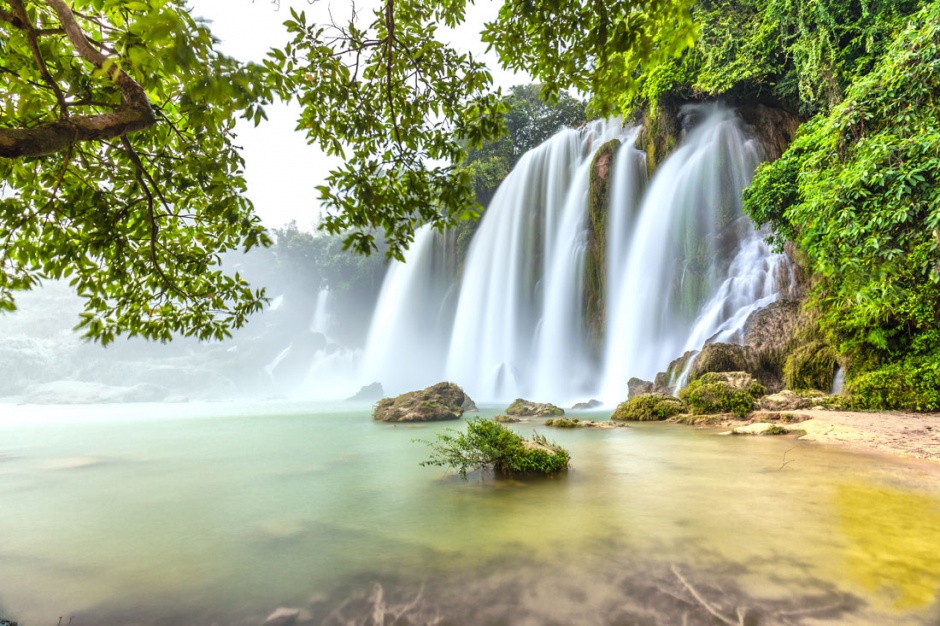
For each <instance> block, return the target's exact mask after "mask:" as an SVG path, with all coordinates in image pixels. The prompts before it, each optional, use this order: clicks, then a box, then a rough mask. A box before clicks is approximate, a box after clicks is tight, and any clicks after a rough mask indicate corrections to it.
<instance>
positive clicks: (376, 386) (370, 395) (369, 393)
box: [346, 383, 385, 402]
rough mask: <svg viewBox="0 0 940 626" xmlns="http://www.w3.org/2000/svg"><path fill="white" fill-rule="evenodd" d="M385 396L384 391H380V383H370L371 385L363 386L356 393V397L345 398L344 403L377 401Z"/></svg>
mask: <svg viewBox="0 0 940 626" xmlns="http://www.w3.org/2000/svg"><path fill="white" fill-rule="evenodd" d="M384 394H385V390H384V389H382V383H372V384H371V385H363V387H362V388H361V389H360V390H359V391H357V392H356V395H354V396H350V397H348V398H346V402H357V401H359V400H378V399H379V398H381V397H382V396H383V395H384Z"/></svg>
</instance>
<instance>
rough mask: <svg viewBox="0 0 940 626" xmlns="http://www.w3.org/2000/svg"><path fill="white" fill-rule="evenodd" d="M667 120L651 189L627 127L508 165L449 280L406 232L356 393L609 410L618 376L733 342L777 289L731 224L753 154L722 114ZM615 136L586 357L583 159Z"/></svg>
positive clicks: (426, 245) (761, 252)
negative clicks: (406, 243) (596, 324)
mask: <svg viewBox="0 0 940 626" xmlns="http://www.w3.org/2000/svg"><path fill="white" fill-rule="evenodd" d="M682 116H683V126H684V128H685V129H686V130H685V131H684V136H683V138H682V141H681V142H680V146H679V147H678V148H677V149H676V150H675V151H674V152H673V153H672V154H671V155H670V156H669V157H668V158H667V159H666V160H665V161H664V162H663V163H662V164H661V165H660V167H659V168H658V170H657V171H656V173H655V175H654V177H653V178H652V180H647V173H646V171H647V168H646V156H645V154H644V153H643V152H641V151H639V150H637V149H636V148H635V147H634V144H635V142H636V137H637V133H638V129H636V128H630V129H624V128H623V126H622V124H621V122H620V121H619V120H609V121H598V122H592V123H591V124H589V125H587V126H585V127H584V128H582V129H580V130H572V129H564V130H562V131H560V132H559V133H558V134H556V135H555V136H554V137H552V138H551V139H549V140H548V141H546V142H545V143H543V144H542V145H540V146H538V147H537V148H535V149H533V150H531V151H529V152H528V153H526V154H525V155H523V156H522V158H521V159H520V160H519V162H518V164H517V165H516V167H515V168H514V169H513V171H512V172H511V173H510V174H509V176H507V177H506V179H505V180H504V181H503V183H502V184H501V185H500V187H499V189H498V190H497V192H496V194H495V195H494V197H493V200H492V202H491V203H490V205H489V207H487V210H486V212H485V213H484V215H483V217H482V219H481V222H480V224H479V227H478V229H477V232H476V233H475V235H474V237H473V240H472V242H471V244H470V246H469V249H468V252H467V256H466V259H465V262H464V264H463V273H462V276H461V279H460V281H459V283H458V282H457V281H456V272H454V271H453V268H448V267H445V266H444V265H443V264H444V261H445V260H446V259H448V258H449V257H448V255H447V254H446V251H445V246H446V238H444V237H442V236H441V235H439V234H436V233H434V232H432V231H430V230H426V229H423V230H421V231H420V232H419V233H418V235H417V237H416V240H415V243H414V245H413V246H412V248H411V250H410V251H409V252H408V253H407V258H406V262H405V263H404V264H402V263H397V262H396V263H393V264H392V266H391V267H390V269H389V272H388V275H387V277H386V280H385V284H384V285H383V287H382V293H381V295H380V298H379V303H378V306H377V307H376V311H375V314H374V317H373V322H372V328H371V330H370V335H369V341H368V343H367V348H366V351H365V356H364V362H365V364H364V367H363V370H362V376H360V381H361V382H362V383H369V382H374V381H378V382H381V383H382V384H383V386H384V387H385V390H386V392H387V393H399V392H402V391H407V390H411V389H418V388H421V387H424V386H427V385H430V384H432V383H434V382H438V381H440V380H445V379H446V380H452V381H454V382H456V383H458V384H459V385H461V386H463V387H464V389H465V390H466V391H467V392H468V393H469V394H470V396H471V397H473V398H475V399H477V400H478V401H483V402H487V401H490V402H494V401H499V402H502V401H505V400H507V399H511V398H514V397H517V396H529V397H532V398H535V399H538V400H539V401H552V402H556V403H562V404H564V403H568V402H570V401H572V400H576V399H586V398H587V397H590V396H594V395H597V394H602V397H603V398H604V399H605V400H607V401H608V402H616V401H619V400H622V399H623V398H624V397H625V396H626V381H627V379H628V378H630V377H632V376H638V377H641V378H647V379H652V377H653V376H654V375H655V374H656V373H657V372H658V371H661V370H664V369H665V367H666V366H667V365H668V364H669V362H670V361H671V360H672V359H673V358H675V357H677V356H679V355H681V354H682V353H683V352H684V351H685V350H689V349H699V348H701V346H702V345H704V344H705V343H707V342H708V341H740V340H741V328H742V327H743V324H744V321H745V320H746V318H747V316H748V315H749V314H750V313H751V312H752V311H754V310H756V309H757V308H759V307H761V306H764V305H766V304H767V303H769V302H771V301H773V300H774V299H775V298H776V292H777V288H776V285H775V282H774V276H775V273H776V269H777V268H776V265H777V263H779V257H777V256H775V255H773V254H771V252H770V250H769V249H768V248H767V246H766V244H765V243H764V242H763V235H762V234H761V233H760V232H758V231H756V230H755V229H754V228H753V226H752V225H751V222H750V221H749V220H748V219H747V218H746V217H744V216H743V214H742V212H741V200H740V197H741V192H742V190H743V189H744V187H745V186H746V185H747V184H748V183H749V182H750V179H751V176H752V175H753V172H754V169H755V167H756V166H757V164H758V162H759V161H760V159H761V153H760V150H759V148H758V146H757V144H756V142H754V141H753V140H751V139H750V138H749V137H748V136H747V134H746V132H745V129H744V125H743V123H742V121H741V120H740V118H739V117H738V116H737V115H736V113H735V112H734V111H732V110H729V109H726V108H723V107H721V106H718V105H694V106H687V107H685V108H683V110H682ZM614 138H617V139H620V140H621V141H622V145H621V147H620V148H619V149H618V150H617V152H616V154H615V157H614V161H613V165H612V168H611V170H610V171H611V172H612V174H611V180H610V206H609V209H608V211H609V212H608V215H607V218H606V221H607V226H606V230H607V240H606V255H607V268H606V276H605V278H606V280H605V282H606V290H607V293H606V307H607V308H606V312H605V318H606V324H607V326H606V336H605V338H604V345H603V346H602V350H601V351H602V353H601V354H597V352H596V351H594V350H591V349H589V347H588V345H589V343H590V342H589V338H588V335H587V325H586V321H585V319H584V318H585V295H584V291H585V261H586V251H587V247H588V241H589V237H588V233H589V214H588V193H589V186H590V175H591V173H590V170H591V162H592V159H593V156H594V153H595V152H596V150H597V149H598V148H599V147H600V146H601V145H602V144H604V143H605V142H607V141H609V140H610V139H614Z"/></svg>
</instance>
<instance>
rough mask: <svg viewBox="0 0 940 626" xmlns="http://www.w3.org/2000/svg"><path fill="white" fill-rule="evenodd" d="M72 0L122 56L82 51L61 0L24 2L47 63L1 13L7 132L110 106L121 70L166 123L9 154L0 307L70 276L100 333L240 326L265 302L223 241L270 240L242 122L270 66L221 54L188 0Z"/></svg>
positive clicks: (216, 334)
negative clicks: (246, 167) (65, 27)
mask: <svg viewBox="0 0 940 626" xmlns="http://www.w3.org/2000/svg"><path fill="white" fill-rule="evenodd" d="M14 4H19V3H14ZM72 4H74V6H75V9H76V10H79V11H81V12H82V13H81V16H80V17H77V18H76V20H77V23H78V25H79V26H80V27H81V28H82V29H83V30H84V31H85V32H86V33H94V37H95V38H96V39H97V40H99V41H100V47H101V49H102V50H106V51H108V54H112V57H110V58H109V59H108V61H107V62H106V64H105V65H106V67H105V69H103V70H99V69H96V68H95V66H93V65H92V64H91V63H87V62H85V61H83V60H82V59H81V58H79V57H78V56H77V55H76V54H75V49H74V48H73V46H72V44H71V43H70V42H69V40H68V39H67V38H66V37H65V36H64V35H63V34H62V32H61V24H60V22H59V19H58V17H57V16H56V14H55V13H54V12H53V11H52V9H51V8H50V6H49V5H48V4H47V3H43V2H38V1H36V0H27V1H26V2H25V3H24V10H25V11H26V14H27V16H28V21H29V22H30V23H31V25H32V27H33V28H36V29H50V30H49V32H48V33H45V34H42V35H41V36H37V42H38V44H37V45H38V48H37V50H38V54H39V56H41V57H42V59H43V67H44V68H45V70H46V71H43V70H42V69H41V68H40V66H39V65H38V64H37V63H36V52H35V51H34V50H33V49H32V48H31V43H30V31H29V29H28V28H26V27H24V26H23V25H22V24H20V25H19V26H17V25H16V24H15V23H14V22H13V21H8V20H6V19H0V59H2V65H3V67H2V71H0V129H2V130H8V129H16V130H20V129H23V130H24V131H29V130H34V131H41V130H42V129H43V128H44V126H45V125H48V124H52V123H55V122H58V121H59V120H60V118H62V117H65V116H69V117H70V119H75V118H77V117H79V116H95V115H101V114H105V113H111V112H113V111H114V110H115V109H116V107H117V106H118V105H119V104H120V103H121V102H122V91H121V90H120V89H119V88H118V85H117V83H115V82H114V80H112V77H113V76H114V74H113V71H114V68H115V67H120V68H122V69H123V70H124V71H126V72H127V73H128V74H130V75H132V76H133V78H134V79H135V80H136V81H137V83H138V84H139V85H140V87H141V88H142V89H143V90H144V91H145V93H146V97H147V98H149V100H150V103H151V104H152V106H153V109H154V111H155V113H156V123H154V124H153V125H152V126H150V127H149V128H147V129H146V130H142V131H139V132H136V133H134V134H133V135H132V137H131V138H130V139H128V138H127V137H117V138H112V139H103V140H100V141H88V142H84V143H75V144H73V145H72V146H71V147H69V148H68V149H66V150H64V151H60V152H57V153H53V154H50V155H48V156H40V157H36V158H19V159H5V158H0V181H2V183H0V241H2V242H3V245H2V247H0V309H5V310H12V309H14V308H15V299H14V295H13V294H14V292H15V291H17V290H24V289H30V288H32V287H34V286H36V285H37V284H39V282H40V281H41V280H43V279H47V278H48V279H66V280H69V281H70V282H71V284H72V285H73V286H74V288H75V289H76V290H77V291H78V293H79V295H81V296H82V297H83V298H84V299H85V310H84V312H83V313H82V315H81V321H80V322H79V324H78V328H79V329H81V330H82V331H83V332H84V334H85V335H86V336H88V337H91V338H94V339H97V340H99V341H101V342H102V343H109V342H111V341H113V340H114V339H115V337H117V336H118V335H121V334H124V333H126V334H128V335H141V336H144V337H148V338H152V339H160V340H164V341H165V340H168V339H170V338H171V337H172V336H173V335H174V333H178V332H179V333H183V334H186V335H195V336H198V337H200V338H203V339H205V338H221V337H224V336H227V335H228V334H229V330H230V329H231V328H234V327H239V326H241V325H242V324H243V323H244V322H245V321H246V319H247V317H248V316H249V315H250V314H251V313H253V312H255V311H258V310H259V309H260V308H261V307H262V306H263V304H264V302H265V297H264V293H263V291H260V290H252V289H251V288H250V287H249V286H248V284H247V282H246V281H245V280H244V279H243V278H242V277H241V276H240V275H238V274H234V275H231V276H230V275H226V274H224V273H223V272H222V271H221V270H220V268H219V264H220V258H221V257H220V255H221V254H222V253H224V252H225V251H229V250H239V249H242V250H247V249H249V248H251V247H254V246H257V245H267V244H268V243H269V239H268V237H267V235H266V234H265V232H264V230H263V229H262V228H261V226H260V224H259V222H258V219H257V217H255V215H254V213H253V210H252V206H251V203H250V202H249V201H248V200H247V199H246V198H245V196H244V191H245V180H244V178H243V172H242V165H243V162H242V158H241V156H240V155H239V153H238V151H237V148H236V145H235V142H236V138H235V136H234V135H233V134H232V128H233V127H234V124H235V121H236V119H237V118H239V117H246V118H250V119H252V120H254V121H255V122H258V121H260V120H261V119H262V118H263V117H264V110H263V108H262V105H263V104H265V103H266V102H268V101H269V100H270V98H271V95H272V91H271V85H270V84H269V82H268V81H267V79H266V78H265V76H264V75H263V73H262V72H261V70H260V68H259V67H257V66H252V65H248V66H243V65H240V64H239V63H237V62H236V61H234V60H233V59H230V58H228V57H225V56H223V55H221V54H219V53H218V52H216V51H215V50H214V48H213V46H214V43H215V41H214V39H213V38H212V36H211V34H210V33H209V30H208V29H207V28H206V27H205V26H204V25H202V24H200V23H198V22H196V21H194V20H193V18H192V17H191V16H190V15H189V13H188V12H187V10H186V9H185V7H184V3H183V2H182V0H160V1H159V2H158V1H156V0H150V1H146V2H137V3H134V7H133V9H132V8H131V7H129V6H128V3H126V2H117V1H114V0H96V1H94V2H90V1H78V2H74V3H72ZM10 6H11V7H12V6H13V5H12V4H11V5H10ZM109 72H110V73H109Z"/></svg>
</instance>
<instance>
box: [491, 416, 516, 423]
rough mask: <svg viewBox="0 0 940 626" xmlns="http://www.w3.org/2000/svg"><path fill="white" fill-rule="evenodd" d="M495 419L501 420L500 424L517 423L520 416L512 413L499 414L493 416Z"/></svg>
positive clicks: (496, 420)
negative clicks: (514, 415)
mask: <svg viewBox="0 0 940 626" xmlns="http://www.w3.org/2000/svg"><path fill="white" fill-rule="evenodd" d="M493 421H494V422H499V423H500V424H515V423H517V422H519V418H518V417H513V416H511V415H497V416H496V417H494V418H493Z"/></svg>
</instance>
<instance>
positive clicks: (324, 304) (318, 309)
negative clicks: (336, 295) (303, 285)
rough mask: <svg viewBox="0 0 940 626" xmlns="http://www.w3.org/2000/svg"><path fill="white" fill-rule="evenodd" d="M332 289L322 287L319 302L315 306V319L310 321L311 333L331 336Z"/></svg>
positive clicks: (318, 294) (318, 295)
mask: <svg viewBox="0 0 940 626" xmlns="http://www.w3.org/2000/svg"><path fill="white" fill-rule="evenodd" d="M329 301H330V288H329V287H322V288H321V289H320V291H318V292H317V300H316V303H315V304H314V305H313V318H312V319H311V320H310V331H311V332H314V333H320V334H322V335H324V336H326V335H328V334H329V329H330V322H331V320H330V313H329Z"/></svg>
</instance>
